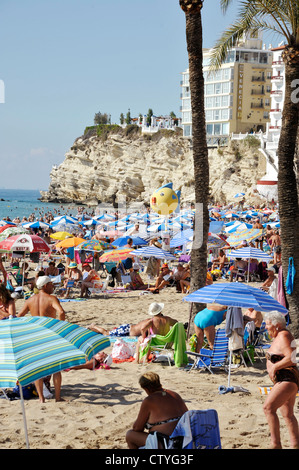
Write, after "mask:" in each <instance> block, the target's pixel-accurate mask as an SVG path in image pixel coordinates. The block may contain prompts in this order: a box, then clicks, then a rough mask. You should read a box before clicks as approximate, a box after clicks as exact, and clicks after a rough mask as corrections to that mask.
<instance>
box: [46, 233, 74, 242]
mask: <svg viewBox="0 0 299 470" xmlns="http://www.w3.org/2000/svg"><path fill="white" fill-rule="evenodd" d="M50 237H51V238H54V240H64V239H65V238H69V237H73V235H72V234H71V233H69V232H55V233H51V235H50Z"/></svg>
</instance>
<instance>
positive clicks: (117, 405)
mask: <svg viewBox="0 0 299 470" xmlns="http://www.w3.org/2000/svg"><path fill="white" fill-rule="evenodd" d="M183 297H184V294H179V293H176V291H175V288H166V289H164V290H163V291H162V292H161V293H160V294H159V295H153V294H149V295H140V293H139V292H127V293H117V294H112V295H110V296H109V297H108V298H103V297H100V296H99V295H98V294H93V296H92V297H91V298H89V299H87V300H84V301H81V302H76V301H72V302H64V303H63V306H64V309H65V311H66V319H67V321H69V322H74V323H76V324H78V325H81V326H87V325H89V324H91V323H95V324H97V325H101V326H103V327H105V328H108V329H110V328H112V327H114V326H118V325H120V324H123V323H134V322H138V321H140V320H142V319H144V318H146V317H147V312H148V307H149V305H150V303H151V302H154V301H158V302H164V303H165V307H164V313H165V314H166V315H170V316H172V317H173V318H176V319H177V320H178V321H181V322H187V321H188V319H189V303H188V302H183V301H182V299H183ZM23 302H24V300H23V299H18V300H16V308H17V311H19V310H20V309H21V307H22V305H23ZM111 349H112V348H111V347H110V348H108V349H106V350H105V352H110V351H111ZM146 370H153V371H155V372H157V373H158V374H159V375H160V377H161V382H162V385H163V386H164V387H166V388H169V389H173V390H175V391H177V392H178V393H180V394H181V395H182V397H183V398H184V399H185V401H186V404H187V406H188V408H189V409H208V408H214V409H215V410H216V411H217V413H218V417H219V422H220V433H221V442H222V448H223V449H265V448H267V447H268V445H269V429H268V425H267V422H266V419H265V416H264V413H263V403H264V400H265V396H264V395H261V393H260V391H259V388H258V387H259V386H266V385H270V380H269V378H268V375H267V372H266V369H265V360H263V361H262V362H261V361H259V360H258V359H257V360H256V362H255V363H254V367H251V366H250V367H247V368H246V367H244V366H241V367H239V368H237V369H234V370H233V372H232V376H231V386H237V385H239V386H242V387H244V388H246V389H247V390H249V392H250V394H245V393H242V392H238V393H227V394H224V395H221V394H219V391H218V387H219V386H220V385H224V386H227V379H228V377H227V373H225V372H216V373H215V374H213V375H211V374H210V373H208V372H200V371H198V370H195V371H191V372H187V371H186V370H182V369H179V368H177V367H175V366H172V367H170V366H168V365H166V364H165V363H163V364H159V363H155V364H154V363H150V364H147V365H141V364H135V363H132V362H124V363H120V364H115V363H113V364H112V365H111V368H110V370H105V369H99V370H95V371H90V370H71V371H68V372H63V373H62V398H63V399H64V400H65V401H63V402H58V403H56V402H55V400H54V399H48V400H46V403H44V404H41V403H39V401H38V399H31V400H26V401H25V409H26V418H27V426H28V437H29V442H30V448H31V449H126V448H127V445H126V441H125V434H126V431H127V430H128V429H129V428H130V427H131V426H132V424H133V422H134V420H135V418H136V416H137V413H138V411H139V407H140V403H141V401H142V400H143V398H144V397H145V393H144V392H143V391H142V390H141V389H140V387H139V385H138V378H139V376H140V375H141V374H142V373H143V372H144V371H146ZM295 410H296V416H297V418H299V402H298V401H296V405H295ZM0 413H1V426H2V430H3V432H2V433H1V437H0V449H22V448H25V436H24V429H23V420H22V412H21V406H20V402H19V400H14V401H7V400H4V399H2V400H0ZM281 425H282V443H283V446H284V447H285V448H288V447H289V442H288V433H287V430H286V428H285V425H284V423H283V422H282V421H281Z"/></svg>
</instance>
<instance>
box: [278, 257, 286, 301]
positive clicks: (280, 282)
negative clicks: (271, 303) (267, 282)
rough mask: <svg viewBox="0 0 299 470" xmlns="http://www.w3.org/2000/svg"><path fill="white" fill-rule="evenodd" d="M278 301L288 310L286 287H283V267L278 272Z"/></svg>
mask: <svg viewBox="0 0 299 470" xmlns="http://www.w3.org/2000/svg"><path fill="white" fill-rule="evenodd" d="M277 301H278V302H279V303H280V304H281V305H283V306H284V307H286V308H287V305H286V298H285V292H284V285H283V270H282V266H280V268H279V270H278V285H277Z"/></svg>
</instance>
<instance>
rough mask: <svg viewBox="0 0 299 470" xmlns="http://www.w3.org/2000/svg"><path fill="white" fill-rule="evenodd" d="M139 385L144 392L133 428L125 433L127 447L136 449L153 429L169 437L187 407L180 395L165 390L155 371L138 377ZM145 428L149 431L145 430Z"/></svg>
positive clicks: (144, 441) (143, 443)
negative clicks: (144, 395) (145, 395)
mask: <svg viewBox="0 0 299 470" xmlns="http://www.w3.org/2000/svg"><path fill="white" fill-rule="evenodd" d="M139 385H140V386H141V388H143V390H144V391H145V392H146V394H147V397H146V398H145V399H144V400H143V402H142V404H141V407H140V410H139V413H138V416H137V419H136V421H135V423H134V424H133V428H132V429H130V430H129V431H128V432H127V433H126V441H127V444H128V447H129V449H138V448H139V447H143V446H144V445H145V443H146V439H147V438H148V435H149V433H154V432H155V431H157V432H159V433H162V434H164V436H166V438H167V437H169V436H170V435H171V434H172V432H173V430H174V428H175V427H176V425H177V423H178V421H179V419H180V418H181V416H182V415H183V414H184V413H186V411H188V408H187V406H186V404H185V402H184V400H183V399H182V398H181V396H180V395H179V394H178V393H176V392H173V391H172V390H166V389H164V388H163V387H162V385H161V383H160V377H159V375H158V374H156V373H155V372H147V373H145V374H143V375H142V376H141V377H140V379H139ZM145 429H147V430H148V431H149V433H148V432H145Z"/></svg>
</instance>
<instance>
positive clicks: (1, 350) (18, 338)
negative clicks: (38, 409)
mask: <svg viewBox="0 0 299 470" xmlns="http://www.w3.org/2000/svg"><path fill="white" fill-rule="evenodd" d="M108 346H110V340H109V338H108V337H106V336H103V335H101V334H98V333H94V332H93V331H91V330H88V329H86V328H83V327H81V326H78V325H74V324H71V323H68V322H65V321H60V320H56V319H54V318H49V317H31V316H25V317H20V318H9V319H7V320H4V321H1V322H0V387H3V388H6V387H14V386H15V384H16V382H17V381H18V383H19V388H20V395H21V405H22V411H23V418H24V426H25V435H26V444H27V447H29V441H28V433H27V426H26V418H25V408H24V401H23V393H22V387H23V386H26V385H29V384H31V383H33V382H34V381H35V380H37V379H41V378H43V377H46V376H48V375H51V374H54V373H55V372H59V371H62V370H64V369H67V368H69V367H73V366H76V365H80V364H84V363H85V361H86V358H87V359H91V358H92V357H93V356H94V355H95V354H96V353H97V352H99V351H101V350H103V349H104V348H106V347H108Z"/></svg>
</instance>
